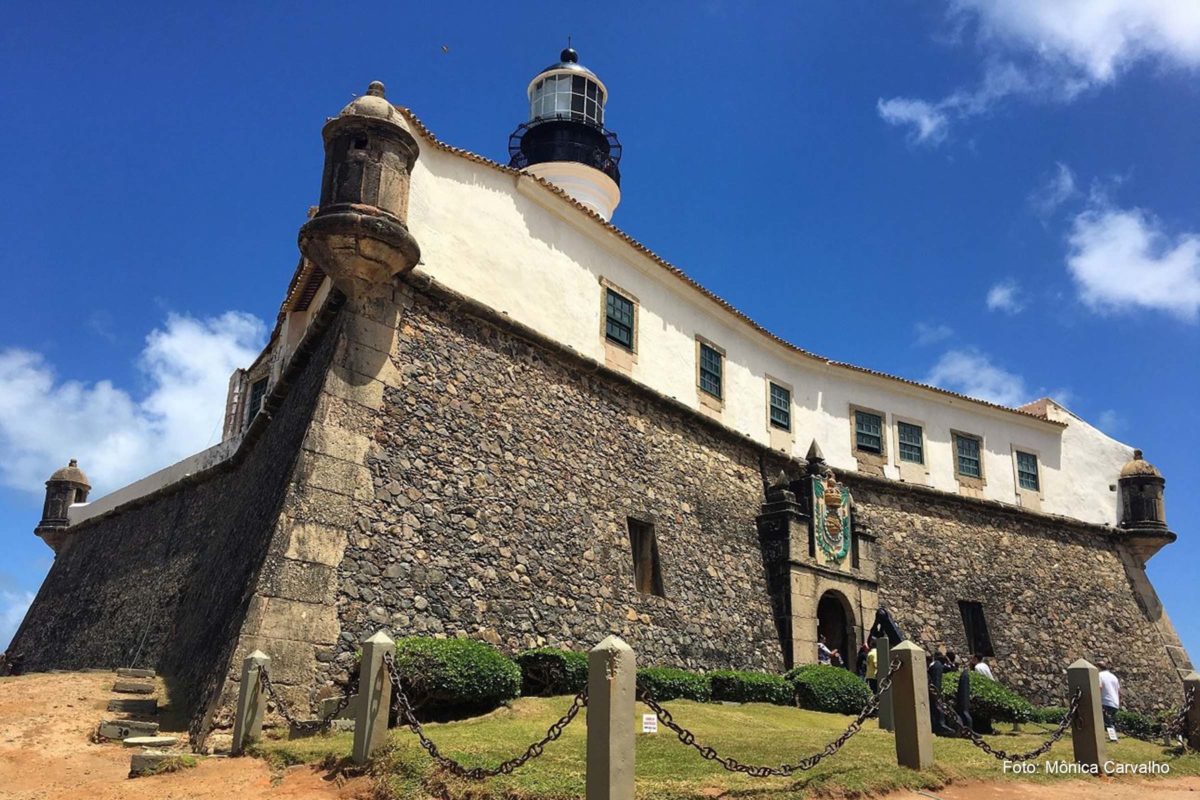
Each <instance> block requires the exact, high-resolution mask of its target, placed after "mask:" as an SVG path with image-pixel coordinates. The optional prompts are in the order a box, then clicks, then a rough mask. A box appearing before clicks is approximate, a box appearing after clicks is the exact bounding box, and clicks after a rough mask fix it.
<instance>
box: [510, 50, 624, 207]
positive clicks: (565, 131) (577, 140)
mask: <svg viewBox="0 0 1200 800" xmlns="http://www.w3.org/2000/svg"><path fill="white" fill-rule="evenodd" d="M528 97H529V119H528V120H527V121H526V122H523V123H521V124H520V125H518V126H517V129H516V130H515V131H513V134H512V136H510V137H509V140H508V154H509V156H510V160H509V166H511V167H516V168H517V169H526V168H528V167H534V166H536V165H541V164H551V163H560V164H578V165H582V166H585V167H589V168H591V169H594V170H598V171H599V172H601V173H603V175H605V176H607V177H608V178H609V179H610V180H611V181H612V182H613V184H615V185H616V186H619V185H620V183H621V172H620V169H619V168H618V164H619V163H620V161H621V143H620V141H618V139H617V135H616V134H615V133H613V132H612V131H610V130H608V129H607V128H605V127H604V106H605V103H606V102H607V100H608V89H607V88H606V87H605V85H604V83H603V81H601V80H600V78H599V77H597V76H596V73H594V72H592V71H591V70H590V69H588V68H587V67H585V66H583V65H582V64H580V63H579V54H578V53H576V52H575V50H573V49H572V48H570V47H568V48H567V49H565V50H563V51H562V52H561V53H560V54H559V60H558V63H556V64H551V65H550V66H548V67H546V68H545V69H543V70H542V71H541V72H539V73H538V74H537V75H535V76H534V78H533V80H532V81H530V82H529V89H528ZM531 171H533V172H535V173H537V174H541V173H542V172H547V170H545V169H543V170H531ZM543 177H545V178H546V179H547V180H550V181H551V182H554V183H558V181H556V180H554V178H553V177H552V176H551V175H549V174H546V175H543ZM562 188H563V189H564V191H567V192H568V193H572V192H571V190H570V189H569V188H568V187H566V186H562ZM614 188H615V187H614ZM572 194H573V193H572ZM618 197H619V195H618ZM577 199H580V201H581V202H585V203H587V202H588V201H586V200H584V199H582V198H577ZM612 205H613V206H614V207H615V205H616V203H615V202H614V203H613V204H612ZM608 213H611V209H609V211H608ZM605 216H608V214H605Z"/></svg>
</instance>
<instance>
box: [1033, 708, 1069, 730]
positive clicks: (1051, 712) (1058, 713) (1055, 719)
mask: <svg viewBox="0 0 1200 800" xmlns="http://www.w3.org/2000/svg"><path fill="white" fill-rule="evenodd" d="M1066 715H1067V709H1066V708H1065V707H1064V706H1042V707H1041V708H1035V709H1034V710H1033V721H1034V722H1040V723H1042V724H1043V725H1057V724H1058V723H1060V722H1062V718H1063V717H1065V716H1066Z"/></svg>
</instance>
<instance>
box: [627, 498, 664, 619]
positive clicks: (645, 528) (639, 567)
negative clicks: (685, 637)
mask: <svg viewBox="0 0 1200 800" xmlns="http://www.w3.org/2000/svg"><path fill="white" fill-rule="evenodd" d="M635 528H636V529H638V530H640V531H641V533H642V534H643V536H644V535H645V534H646V533H648V534H649V536H648V538H647V539H646V540H643V541H641V542H638V541H637V540H636V538H635V537H636V533H635ZM656 528H657V525H656V520H655V519H654V517H653V516H651V515H647V514H636V513H629V514H626V516H625V532H626V535H627V536H628V537H629V550H630V555H631V556H632V558H633V565H632V566H633V588H634V591H635V592H637V595H638V597H640V598H643V599H644V598H647V597H658V598H662V599H664V600H665V599H666V597H667V592H666V589H665V588H664V582H663V576H662V556H661V554H660V553H659V549H658V531H657V530H656ZM638 544H641V545H642V547H641V548H640V550H641V551H642V552H640V553H639V552H638V551H639V548H638V546H637V545H638ZM647 568H649V574H646V569H647Z"/></svg>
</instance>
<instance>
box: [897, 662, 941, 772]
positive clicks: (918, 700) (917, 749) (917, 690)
mask: <svg viewBox="0 0 1200 800" xmlns="http://www.w3.org/2000/svg"><path fill="white" fill-rule="evenodd" d="M891 654H892V657H893V658H898V659H900V669H899V670H897V672H896V674H895V676H893V678H892V714H893V721H894V722H895V725H896V763H897V764H899V765H900V766H902V767H908V768H909V769H916V770H922V769H928V768H929V767H932V766H933V729H932V728H933V724H932V722H931V721H930V718H929V674H928V673H927V672H926V669H925V651H924V650H922V649H921V648H920V647H917V646H916V645H915V644H913V643H912V642H901V643H900V644H898V645H896V649H895V650H893V651H892V653H891Z"/></svg>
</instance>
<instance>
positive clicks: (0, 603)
mask: <svg viewBox="0 0 1200 800" xmlns="http://www.w3.org/2000/svg"><path fill="white" fill-rule="evenodd" d="M32 603H33V592H10V591H8V590H7V589H4V590H0V651H2V650H4V649H7V647H8V645H9V643H10V642H12V638H13V636H15V635H16V633H17V628H18V627H20V625H21V620H23V619H25V612H26V611H28V610H29V606H30V605H31V604H32Z"/></svg>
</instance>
